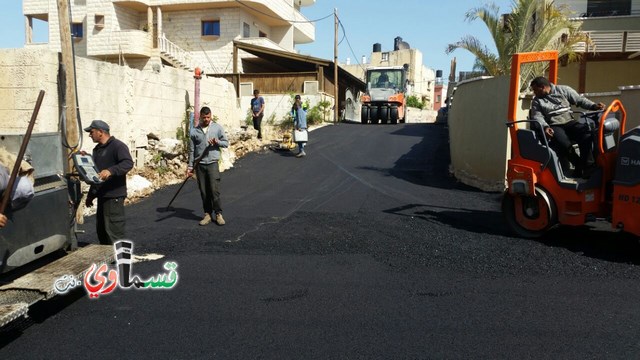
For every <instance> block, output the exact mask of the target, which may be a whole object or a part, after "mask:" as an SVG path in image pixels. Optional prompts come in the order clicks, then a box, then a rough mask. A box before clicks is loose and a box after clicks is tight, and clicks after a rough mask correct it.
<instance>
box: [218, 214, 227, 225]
mask: <svg viewBox="0 0 640 360" xmlns="http://www.w3.org/2000/svg"><path fill="white" fill-rule="evenodd" d="M216 223H217V224H218V225H220V226H222V225H224V224H226V222H225V221H224V218H223V217H222V213H217V214H216Z"/></svg>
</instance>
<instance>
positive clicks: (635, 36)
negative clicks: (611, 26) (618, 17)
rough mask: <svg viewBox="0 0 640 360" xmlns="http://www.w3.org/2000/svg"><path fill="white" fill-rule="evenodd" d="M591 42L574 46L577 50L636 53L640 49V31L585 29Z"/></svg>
mask: <svg viewBox="0 0 640 360" xmlns="http://www.w3.org/2000/svg"><path fill="white" fill-rule="evenodd" d="M585 33H586V34H587V36H589V39H590V40H591V44H589V45H588V46H587V44H586V43H585V42H581V43H578V44H577V45H576V46H574V50H575V51H577V52H594V51H595V52H596V53H635V52H638V51H640V31H596V30H593V31H585Z"/></svg>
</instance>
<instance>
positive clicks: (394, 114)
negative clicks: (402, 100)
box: [389, 106, 398, 124]
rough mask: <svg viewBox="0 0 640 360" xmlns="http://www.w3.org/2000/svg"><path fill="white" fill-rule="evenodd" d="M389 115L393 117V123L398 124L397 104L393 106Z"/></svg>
mask: <svg viewBox="0 0 640 360" xmlns="http://www.w3.org/2000/svg"><path fill="white" fill-rule="evenodd" d="M389 117H390V118H391V123H392V124H397V123H398V107H397V106H392V107H391V109H390V111H389Z"/></svg>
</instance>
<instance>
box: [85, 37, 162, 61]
mask: <svg viewBox="0 0 640 360" xmlns="http://www.w3.org/2000/svg"><path fill="white" fill-rule="evenodd" d="M152 47H153V40H152V37H151V34H150V33H148V32H146V31H142V30H121V31H114V32H110V33H108V34H105V35H95V36H91V37H89V38H88V39H87V55H88V56H109V55H128V56H136V57H150V56H151V51H152Z"/></svg>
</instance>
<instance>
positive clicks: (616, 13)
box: [580, 9, 640, 18]
mask: <svg viewBox="0 0 640 360" xmlns="http://www.w3.org/2000/svg"><path fill="white" fill-rule="evenodd" d="M638 15H640V10H635V9H634V10H602V11H591V12H585V13H582V14H580V17H581V18H592V17H605V16H638Z"/></svg>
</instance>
